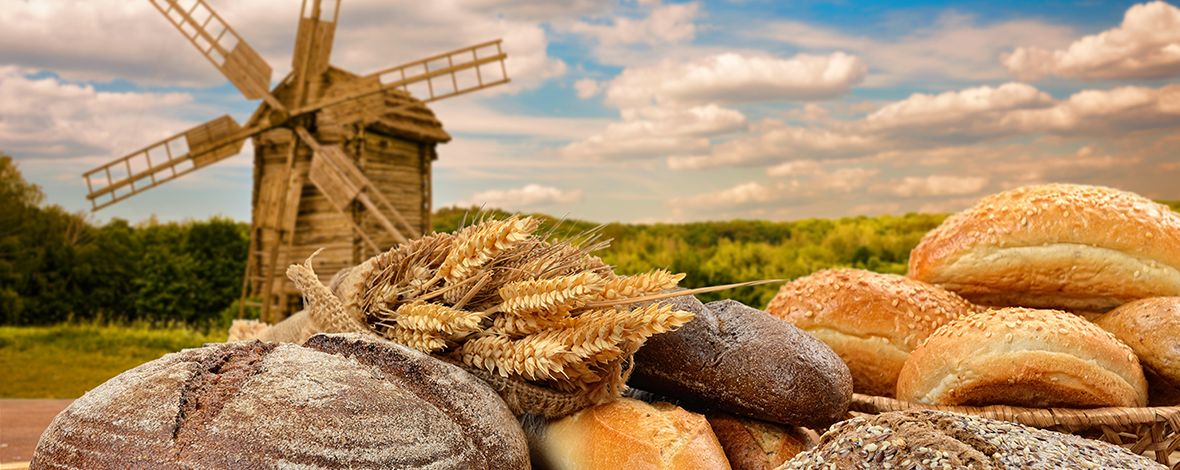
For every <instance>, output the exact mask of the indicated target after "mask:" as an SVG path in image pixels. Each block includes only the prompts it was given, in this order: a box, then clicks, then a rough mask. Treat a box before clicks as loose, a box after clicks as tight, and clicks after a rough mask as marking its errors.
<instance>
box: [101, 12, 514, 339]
mask: <svg viewBox="0 0 1180 470" xmlns="http://www.w3.org/2000/svg"><path fill="white" fill-rule="evenodd" d="M149 1H150V2H151V3H152V5H153V6H155V7H156V9H157V10H159V11H160V13H162V14H163V15H164V17H165V18H167V19H168V21H169V23H171V24H172V26H174V27H176V29H177V30H179V31H180V32H181V34H183V35H184V37H185V38H187V39H188V40H189V42H191V43H192V44H193V46H195V47H196V48H197V50H198V51H200V52H201V54H202V55H204V56H205V58H207V59H208V60H209V62H211V63H212V64H213V66H215V67H217V69H218V70H220V71H221V73H222V74H223V75H225V77H226V78H227V79H229V81H230V82H231V83H233V84H234V86H235V87H237V88H238V90H240V91H241V92H242V94H243V95H245V97H246V98H248V99H251V100H256V99H261V100H262V101H263V102H262V103H261V105H260V106H259V107H258V109H257V110H256V111H255V112H254V114H253V115H252V116H251V118H250V120H249V121H248V122H247V123H246V125H245V126H242V125H240V124H238V122H236V121H235V120H234V119H233V118H232V117H230V116H228V115H225V116H222V117H219V118H217V119H214V120H212V121H209V122H207V123H204V124H201V125H199V126H196V127H194V128H192V129H189V130H186V131H184V132H181V133H180V134H177V135H175V136H172V137H169V138H167V139H164V140H161V141H159V142H156V143H154V144H152V145H149V146H147V147H145V148H143V149H141V150H139V151H136V152H134V153H132V154H130V155H127V156H125V157H122V158H119V159H116V160H114V161H111V162H110V163H107V164H105V165H102V166H99V167H97V168H95V169H93V170H90V171H88V172H86V173H85V174H84V176H83V177H84V178H85V180H86V185H87V188H88V191H89V193H88V194H87V196H86V197H87V199H90V201H91V203H92V206H93V209H94V210H98V209H101V208H103V207H106V206H109V205H111V204H114V203H116V202H119V201H122V200H123V199H126V198H128V197H131V196H133V195H136V194H139V193H141V192H143V191H146V190H148V189H150V188H153V187H156V186H159V185H161V184H164V183H165V182H167V181H171V180H173V179H176V178H179V177H180V176H183V175H185V174H187V173H189V172H192V171H194V170H197V169H199V168H202V167H205V166H208V165H211V164H213V163H216V162H218V161H221V160H224V159H226V158H229V157H231V156H233V155H236V154H237V153H238V152H239V151H241V149H242V145H243V144H244V143H245V141H246V139H248V138H249V139H252V140H253V141H254V192H253V198H252V203H253V214H252V219H253V220H252V223H251V230H250V254H249V259H248V261H247V268H246V276H245V278H244V279H243V286H242V298H243V301H244V300H245V299H247V298H254V297H259V298H260V299H261V302H262V304H261V310H262V317H263V319H264V320H268V321H276V320H278V319H281V318H282V316H283V315H285V314H287V313H289V312H290V311H291V310H293V309H295V308H297V307H298V305H299V300H298V295H299V294H298V291H297V290H295V289H294V286H292V285H291V284H290V282H288V281H287V279H286V276H285V268H286V266H287V265H288V264H290V263H291V262H292V261H294V260H302V259H304V258H306V257H307V256H308V255H310V254H311V253H312V252H314V251H315V250H317V249H320V248H324V249H325V250H324V253H322V254H321V255H320V256H319V257H317V258H316V261H317V263H319V264H320V265H321V266H322V268H321V269H320V270H319V271H320V272H322V273H324V275H325V276H331V274H332V273H335V272H336V271H338V270H339V269H342V268H345V267H348V266H352V265H354V264H356V263H359V262H360V261H362V260H364V259H366V258H368V257H369V256H371V255H373V254H375V253H378V252H379V251H380V250H383V249H385V248H387V247H389V246H392V245H393V244H395V243H397V242H401V241H404V240H406V239H407V238H409V237H412V236H414V235H417V234H420V233H423V232H426V231H428V230H429V227H430V213H431V183H430V178H431V162H432V161H433V160H435V159H436V158H437V154H436V153H435V146H436V145H437V144H439V143H443V142H447V141H449V140H450V136H449V135H448V134H447V133H446V132H445V131H443V129H442V125H441V124H440V123H439V122H438V120H437V119H435V117H434V114H433V113H432V112H431V111H430V110H429V109H427V108H426V106H425V105H424V104H423V103H425V102H430V101H435V100H438V99H442V98H447V97H451V96H455V95H459V94H463V93H469V92H472V91H476V90H480V89H483V88H487V87H491V86H495V85H499V84H503V83H507V82H508V75H507V71H506V69H505V67H504V59H505V57H507V56H506V54H504V52H503V50H502V49H501V46H500V40H495V41H490V42H486V43H482V44H476V45H474V46H469V47H465V48H462V49H457V50H454V51H451V52H447V53H444V54H439V55H435V56H431V57H427V58H424V59H420V60H417V61H414V62H410V63H407V64H403V65H399V66H396V67H391V68H388V69H385V70H381V71H378V72H375V73H372V74H369V75H365V76H360V75H355V74H352V73H349V72H346V71H344V70H341V69H339V68H336V67H333V66H331V65H330V64H329V62H328V58H329V55H330V54H331V50H332V39H333V36H334V34H335V30H336V18H337V15H338V14H339V12H340V3H339V0H303V5H302V7H301V8H300V17H299V29H298V32H297V34H296V36H295V50H294V54H293V57H292V68H291V73H289V74H288V75H287V76H286V77H285V78H283V80H282V81H281V82H279V84H278V86H276V87H275V88H274V89H273V90H269V88H270V83H271V82H270V80H271V67H270V65H269V64H267V63H266V61H265V60H263V58H262V56H260V55H259V54H258V53H257V52H256V51H255V50H254V49H253V48H251V47H250V45H249V44H247V43H246V41H244V40H243V39H242V37H241V36H240V35H239V34H238V32H237V31H235V30H234V29H233V28H231V27H230V26H229V24H227V23H226V22H225V20H224V19H222V18H221V16H220V15H218V14H217V13H216V12H215V11H213V9H212V8H210V7H209V5H208V4H207V3H206V2H205V0H149ZM268 90H269V91H268ZM411 92H413V94H412V95H411ZM243 303H244V302H243Z"/></svg>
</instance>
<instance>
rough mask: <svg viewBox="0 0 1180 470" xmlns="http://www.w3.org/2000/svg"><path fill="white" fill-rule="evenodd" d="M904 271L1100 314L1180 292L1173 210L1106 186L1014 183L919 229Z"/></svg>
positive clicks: (978, 298) (977, 296) (983, 293)
mask: <svg viewBox="0 0 1180 470" xmlns="http://www.w3.org/2000/svg"><path fill="white" fill-rule="evenodd" d="M909 276H910V277H912V278H914V279H918V280H921V281H925V282H929V283H932V284H937V285H940V286H943V287H945V288H947V289H950V290H952V291H955V292H957V293H959V294H960V295H962V296H963V297H964V298H966V299H967V300H970V301H972V302H975V303H979V304H985V305H993V306H1024V307H1041V308H1058V309H1065V310H1084V311H1106V310H1110V309H1111V308H1114V307H1116V306H1118V305H1120V304H1123V303H1125V302H1129V301H1132V300H1136V299H1140V298H1145V297H1158V296H1169V295H1180V215H1178V214H1176V213H1175V212H1173V211H1172V210H1171V209H1169V208H1168V207H1167V206H1164V205H1162V204H1158V203H1155V202H1152V201H1151V200H1148V199H1146V198H1143V197H1141V196H1139V195H1136V194H1133V193H1129V192H1125V191H1119V190H1116V189H1111V188H1104V187H1097V186H1082V185H1072V184H1046V185H1039V186H1028V187H1023V188H1019V189H1014V190H1011V191H1006V192H1003V193H999V194H995V195H992V196H988V197H986V198H983V199H982V200H980V201H979V203H978V204H976V205H975V207H972V208H970V209H968V210H966V211H963V212H960V213H958V214H955V215H954V216H951V217H950V218H948V219H947V220H946V221H945V222H943V223H942V225H940V226H938V228H935V229H934V230H932V231H930V233H928V234H926V236H925V237H924V238H923V239H922V241H921V243H919V244H918V246H917V247H916V248H914V250H913V251H912V252H911V253H910V266H909Z"/></svg>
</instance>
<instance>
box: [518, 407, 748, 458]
mask: <svg viewBox="0 0 1180 470" xmlns="http://www.w3.org/2000/svg"><path fill="white" fill-rule="evenodd" d="M540 447H541V453H542V454H543V457H544V460H545V461H546V462H547V463H548V465H549V466H550V468H552V469H553V470H581V469H585V470H590V469H618V470H621V469H625V468H646V469H653V470H660V469H665V470H671V469H677V470H693V469H701V470H705V469H728V468H730V466H729V462H728V460H726V458H725V452H724V451H723V450H722V449H721V443H720V442H718V441H717V436H715V435H714V434H713V430H712V428H710V427H709V423H708V422H707V421H706V420H705V417H704V416H701V415H699V414H696V413H692V412H689V411H685V410H684V409H683V408H680V407H678V406H675V405H672V404H668V403H655V404H648V403H645V402H642V401H639V400H636V399H632V398H620V399H618V400H616V401H613V402H611V403H607V404H604V405H598V406H594V407H591V408H587V409H585V410H582V411H579V412H578V413H576V414H574V415H572V416H567V417H565V418H563V419H561V420H558V421H555V422H553V423H551V424H550V425H549V426H548V427H547V428H546V429H545V431H544V434H543V436H542V437H541V438H540Z"/></svg>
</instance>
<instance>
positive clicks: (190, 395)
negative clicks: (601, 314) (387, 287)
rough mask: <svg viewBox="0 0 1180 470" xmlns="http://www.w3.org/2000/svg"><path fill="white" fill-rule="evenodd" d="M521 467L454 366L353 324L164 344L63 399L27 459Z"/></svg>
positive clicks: (514, 438) (519, 438)
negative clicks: (300, 336)
mask: <svg viewBox="0 0 1180 470" xmlns="http://www.w3.org/2000/svg"><path fill="white" fill-rule="evenodd" d="M427 465H429V466H431V468H439V469H449V468H454V469H470V468H487V469H491V468H512V469H518V468H519V469H523V468H528V467H529V461H528V447H527V443H526V441H525V437H524V433H523V431H522V430H521V429H520V426H519V424H517V422H516V420H515V418H514V417H513V416H512V413H510V412H509V411H508V408H507V406H505V405H504V403H503V401H501V400H500V398H499V397H498V396H496V393H495V392H494V391H492V390H491V388H489V387H488V386H487V385H486V384H484V383H483V382H481V381H480V380H479V379H476V378H475V377H473V376H471V375H469V374H467V373H466V372H464V371H463V370H462V369H460V368H458V367H455V366H452V365H450V364H446V363H444V362H441V361H438V360H436V359H434V358H431V357H429V356H426V355H424V354H422V353H419V352H417V351H414V350H411V349H408V348H405V347H403V346H400V345H397V344H394V343H391V342H387V341H373V340H369V339H366V338H363V337H361V336H354V335H331V336H324V335H317V336H315V337H312V338H311V339H310V340H308V343H307V346H306V347H304V346H299V345H295V344H289V343H284V344H276V343H262V342H259V341H241V342H236V343H225V344H217V345H211V346H206V347H203V348H197V349H187V350H184V351H181V352H178V353H173V354H168V355H166V356H164V357H162V358H160V359H156V360H154V361H151V362H148V363H146V364H143V365H141V366H139V367H136V368H134V369H131V370H129V371H127V372H124V373H122V374H119V375H118V376H116V377H114V378H112V379H111V380H109V381H107V382H106V383H104V384H102V385H100V386H98V387H97V388H95V389H94V390H91V391H90V392H88V393H87V394H86V395H84V396H82V398H79V399H78V400H76V401H74V403H73V404H71V405H70V407H69V408H66V409H65V410H64V411H62V412H61V414H59V415H58V416H57V417H56V418H54V420H53V423H52V424H50V426H49V428H48V429H47V430H46V431H45V433H44V434H42V436H41V440H40V441H39V442H38V444H37V450H36V451H35V452H34V454H33V460H32V463H31V466H30V468H32V469H46V468H85V469H103V468H120V469H122V468H277V467H284V468H373V469H377V468H407V467H423V466H427Z"/></svg>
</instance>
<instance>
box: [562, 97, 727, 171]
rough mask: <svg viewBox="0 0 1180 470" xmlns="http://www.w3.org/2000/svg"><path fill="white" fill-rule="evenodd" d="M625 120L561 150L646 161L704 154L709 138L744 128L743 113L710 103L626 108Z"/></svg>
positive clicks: (572, 154)
mask: <svg viewBox="0 0 1180 470" xmlns="http://www.w3.org/2000/svg"><path fill="white" fill-rule="evenodd" d="M621 115H622V121H618V122H612V123H610V124H608V125H607V126H606V129H604V130H603V131H602V132H600V133H597V134H594V135H591V136H590V137H587V138H585V139H582V140H579V141H576V142H573V143H570V144H568V145H566V146H565V147H563V148H562V149H561V154H562V155H563V156H565V157H568V158H592V159H600V158H644V157H661V156H665V155H669V154H679V153H693V152H701V151H704V150H706V149H707V148H708V147H709V139H708V137H709V136H714V135H719V134H726V133H730V132H734V131H738V130H741V129H744V128H745V126H746V117H745V115H743V114H742V113H741V112H738V111H735V110H732V109H726V108H722V107H720V106H717V105H714V104H709V105H705V106H693V107H643V108H631V109H624V110H622V112H621Z"/></svg>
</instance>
